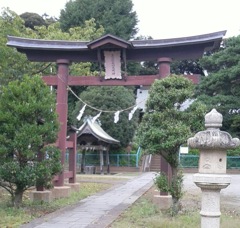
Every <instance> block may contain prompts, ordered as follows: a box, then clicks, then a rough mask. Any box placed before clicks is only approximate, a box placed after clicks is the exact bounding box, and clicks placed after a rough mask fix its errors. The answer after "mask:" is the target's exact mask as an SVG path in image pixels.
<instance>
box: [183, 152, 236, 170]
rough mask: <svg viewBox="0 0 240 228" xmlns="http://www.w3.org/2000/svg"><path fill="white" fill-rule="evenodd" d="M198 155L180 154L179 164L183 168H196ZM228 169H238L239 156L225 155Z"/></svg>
mask: <svg viewBox="0 0 240 228" xmlns="http://www.w3.org/2000/svg"><path fill="white" fill-rule="evenodd" d="M198 162H199V155H190V154H184V155H180V164H181V167H183V168H198ZM227 168H228V169H240V156H227Z"/></svg>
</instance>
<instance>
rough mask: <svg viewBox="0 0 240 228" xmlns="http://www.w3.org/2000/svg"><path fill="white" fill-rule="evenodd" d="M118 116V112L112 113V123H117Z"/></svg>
mask: <svg viewBox="0 0 240 228" xmlns="http://www.w3.org/2000/svg"><path fill="white" fill-rule="evenodd" d="M119 114H120V111H116V112H115V113H114V123H117V122H118V121H119Z"/></svg>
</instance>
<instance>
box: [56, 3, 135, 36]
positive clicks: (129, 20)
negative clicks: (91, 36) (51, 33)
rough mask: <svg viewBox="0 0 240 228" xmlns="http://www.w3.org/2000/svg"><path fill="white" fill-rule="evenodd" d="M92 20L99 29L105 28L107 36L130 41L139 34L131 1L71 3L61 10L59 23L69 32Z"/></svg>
mask: <svg viewBox="0 0 240 228" xmlns="http://www.w3.org/2000/svg"><path fill="white" fill-rule="evenodd" d="M92 18H95V20H96V24H97V28H100V26H103V27H104V30H105V33H106V34H108V33H110V34H112V35H115V36H118V37H121V38H123V39H126V40H129V39H130V38H132V37H133V36H134V35H135V34H136V33H137V29H136V24H137V16H136V12H134V11H133V4H132V1H131V0H115V1H112V0H98V1H96V0H74V1H69V2H67V3H66V5H65V9H63V10H61V15H60V19H59V21H60V23H61V28H62V29H63V31H68V30H69V29H70V28H72V27H76V26H82V25H83V24H84V23H85V21H87V20H90V19H92Z"/></svg>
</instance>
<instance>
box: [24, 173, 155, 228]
mask: <svg viewBox="0 0 240 228" xmlns="http://www.w3.org/2000/svg"><path fill="white" fill-rule="evenodd" d="M154 177H155V173H153V172H148V173H143V174H141V175H140V176H137V177H135V178H133V179H131V180H129V181H127V182H125V183H123V184H120V185H118V186H114V187H112V188H110V189H109V190H107V191H105V192H104V193H102V194H96V195H93V196H90V197H88V198H86V199H84V200H81V201H80V204H78V205H77V206H73V207H68V208H67V209H65V210H64V209H63V210H62V211H61V210H60V211H57V212H54V213H52V214H49V215H47V216H44V217H43V218H40V219H36V220H34V221H32V222H31V223H28V224H26V225H22V226H21V228H32V227H36V228H62V227H63V228H82V227H86V228H104V227H107V226H108V225H110V224H111V223H112V222H113V221H114V220H115V219H116V218H117V217H118V216H119V215H120V214H121V213H122V212H123V211H124V210H125V209H127V208H128V207H129V206H130V205H131V204H132V203H134V202H135V201H136V200H137V199H138V198H139V197H140V196H141V195H143V194H144V193H145V192H146V191H147V190H148V189H150V187H151V186H152V185H153V178H154Z"/></svg>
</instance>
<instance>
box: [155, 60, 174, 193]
mask: <svg viewBox="0 0 240 228" xmlns="http://www.w3.org/2000/svg"><path fill="white" fill-rule="evenodd" d="M171 62H172V59H171V58H168V57H162V58H159V59H158V66H159V77H160V79H162V78H165V77H167V76H169V75H170V73H171V67H170V64H171ZM160 170H161V172H163V173H165V174H166V176H167V177H168V181H170V180H171V178H172V173H171V167H170V165H169V164H168V162H167V161H166V160H165V158H164V157H163V156H161V160H160ZM160 195H162V196H166V195H168V193H167V192H160Z"/></svg>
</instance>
